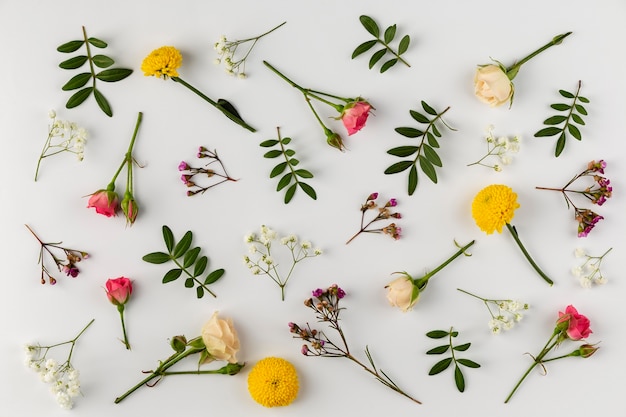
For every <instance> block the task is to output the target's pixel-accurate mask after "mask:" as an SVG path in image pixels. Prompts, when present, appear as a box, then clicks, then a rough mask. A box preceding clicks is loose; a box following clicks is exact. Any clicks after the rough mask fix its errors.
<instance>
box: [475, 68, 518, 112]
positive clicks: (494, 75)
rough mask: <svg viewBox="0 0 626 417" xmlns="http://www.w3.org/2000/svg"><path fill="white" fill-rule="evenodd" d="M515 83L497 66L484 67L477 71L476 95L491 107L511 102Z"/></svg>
mask: <svg viewBox="0 0 626 417" xmlns="http://www.w3.org/2000/svg"><path fill="white" fill-rule="evenodd" d="M513 91H514V87H513V83H512V82H511V80H509V77H507V75H506V73H505V72H504V71H502V68H500V67H499V66H497V65H484V66H480V67H478V68H477V69H476V75H474V94H476V97H478V99H479V100H480V101H482V102H484V103H487V104H489V105H490V106H491V107H497V106H501V105H502V104H504V103H506V102H510V101H511V98H512V97H513Z"/></svg>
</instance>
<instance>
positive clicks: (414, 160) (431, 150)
mask: <svg viewBox="0 0 626 417" xmlns="http://www.w3.org/2000/svg"><path fill="white" fill-rule="evenodd" d="M421 106H422V110H409V114H410V115H411V118H412V119H413V120H414V121H415V122H417V123H420V124H422V125H426V126H425V127H422V126H420V127H419V128H415V127H407V126H404V127H397V128H395V131H396V133H398V134H400V135H401V136H404V137H406V138H409V139H416V138H418V139H420V142H419V144H416V145H405V146H397V147H395V148H391V149H389V150H388V151H387V153H388V154H389V155H393V156H396V157H399V158H407V157H410V159H408V160H403V161H400V162H395V163H393V164H391V165H390V166H389V167H387V169H385V174H388V175H389V174H397V173H400V172H403V171H406V170H409V177H408V194H409V195H413V193H414V192H415V190H416V189H417V184H418V180H419V176H418V170H417V166H418V165H419V168H420V169H421V171H422V172H423V173H424V175H426V176H427V177H428V178H429V179H430V180H431V181H432V182H433V183H435V184H436V183H437V170H436V168H435V167H439V168H441V167H442V166H443V162H442V161H441V158H440V157H439V155H438V154H437V151H436V150H435V149H436V148H439V142H438V141H437V139H436V138H441V132H440V131H439V128H437V123H439V124H440V125H443V126H445V127H447V128H448V129H450V130H455V129H453V128H451V127H450V126H448V125H447V124H446V123H445V122H444V121H443V118H442V116H443V114H444V113H445V112H447V111H448V110H449V109H450V107H448V108H446V109H445V110H443V111H442V112H441V113H438V112H437V111H436V110H435V109H433V108H432V107H431V106H430V105H428V104H427V103H426V102H425V101H423V100H422V102H421Z"/></svg>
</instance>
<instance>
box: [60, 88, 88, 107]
mask: <svg viewBox="0 0 626 417" xmlns="http://www.w3.org/2000/svg"><path fill="white" fill-rule="evenodd" d="M92 91H93V87H87V88H83V89H82V90H78V91H77V92H75V93H74V94H73V95H72V97H70V98H69V100H67V103H65V107H66V108H68V109H72V108H74V107H76V106H78V105H79V104H81V103H82V102H83V101H85V100H87V97H89V95H90V94H91V92H92Z"/></svg>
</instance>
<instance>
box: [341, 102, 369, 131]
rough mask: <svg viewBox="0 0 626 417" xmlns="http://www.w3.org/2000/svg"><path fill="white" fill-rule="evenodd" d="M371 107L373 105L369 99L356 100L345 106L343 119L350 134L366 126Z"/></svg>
mask: <svg viewBox="0 0 626 417" xmlns="http://www.w3.org/2000/svg"><path fill="white" fill-rule="evenodd" d="M371 109H372V106H371V105H370V104H369V103H368V102H367V101H355V102H352V103H349V104H348V105H346V107H344V109H343V112H342V113H341V121H342V122H343V125H344V126H345V127H346V130H347V131H348V135H353V134H355V133H356V132H358V131H359V130H361V129H363V127H365V122H367V117H368V116H369V113H370V110H371Z"/></svg>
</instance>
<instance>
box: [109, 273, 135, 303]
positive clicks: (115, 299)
mask: <svg viewBox="0 0 626 417" xmlns="http://www.w3.org/2000/svg"><path fill="white" fill-rule="evenodd" d="M106 292H107V297H108V298H109V301H110V302H111V303H112V304H114V305H116V306H120V305H124V304H126V302H127V301H128V299H129V298H130V295H131V294H132V292H133V284H132V283H131V282H130V279H128V278H125V277H119V278H115V279H108V280H107V282H106Z"/></svg>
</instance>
